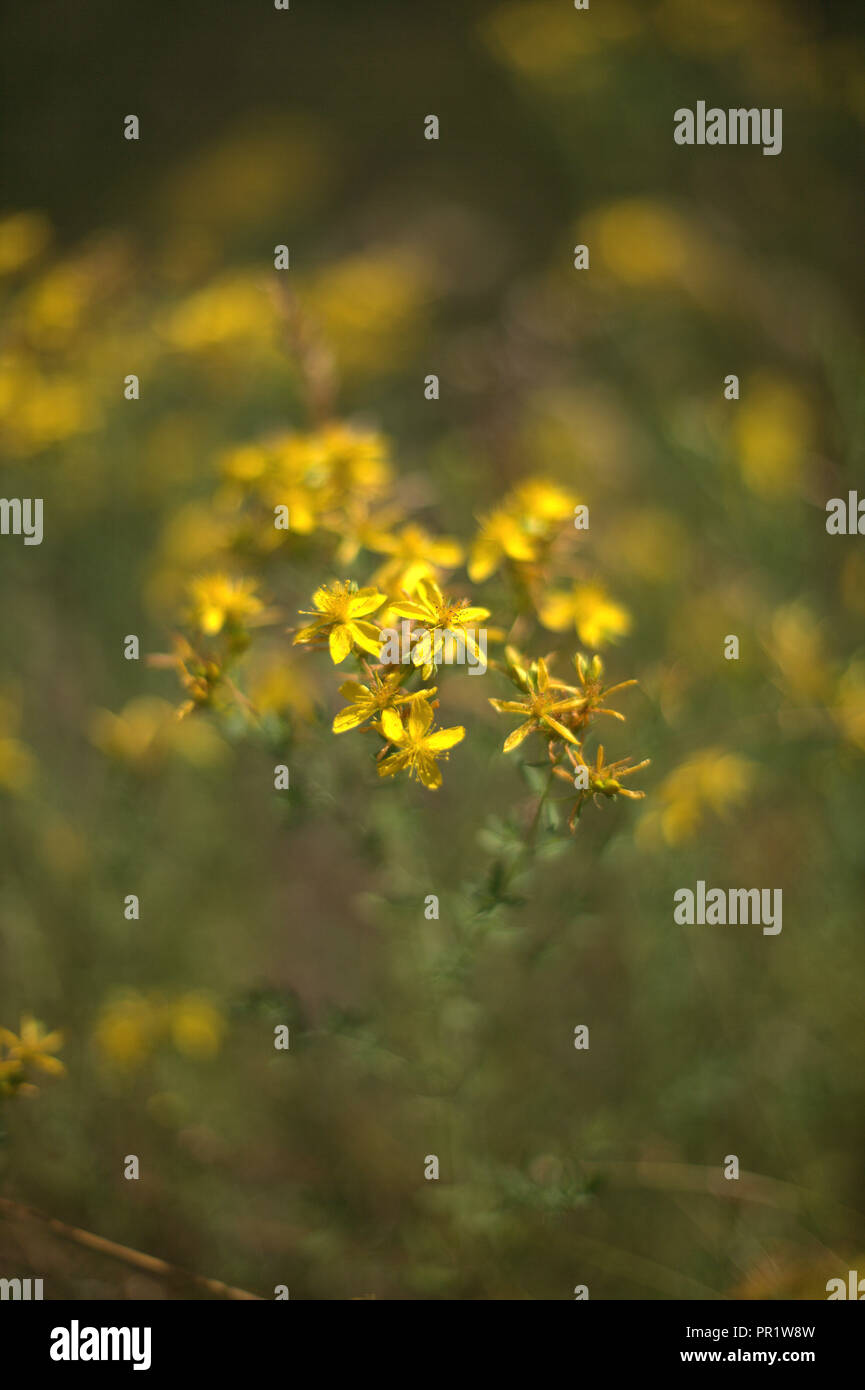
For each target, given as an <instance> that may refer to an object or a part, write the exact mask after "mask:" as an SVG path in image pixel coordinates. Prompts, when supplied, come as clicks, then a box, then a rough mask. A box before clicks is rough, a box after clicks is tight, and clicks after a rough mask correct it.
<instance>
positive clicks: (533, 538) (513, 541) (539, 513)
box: [468, 478, 575, 584]
mask: <svg viewBox="0 0 865 1390" xmlns="http://www.w3.org/2000/svg"><path fill="white" fill-rule="evenodd" d="M574 505H575V499H574V497H573V496H572V495H571V493H570V492H568V491H567V489H565V488H562V487H560V486H559V485H558V483H553V482H550V481H549V479H547V478H526V479H525V480H524V481H523V482H521V483H518V484H517V485H516V487H514V488H513V489H512V490H511V492H509V493H508V495H507V496H506V497H505V498H504V500H503V501H502V503H501V505H500V506H498V507H496V508H495V509H494V510H493V511H491V512H488V513H487V514H486V515H485V516H482V517H481V518H480V529H479V532H478V535H477V537H476V539H475V541H474V544H473V545H472V549H471V554H470V557H469V566H468V571H469V578H470V579H471V581H472V583H474V584H480V583H482V582H483V581H484V580H485V579H488V578H489V576H490V575H491V574H494V573H495V571H496V570H497V569H498V568H499V566H500V565H501V564H502V563H503V562H504V561H505V560H511V561H513V562H514V563H515V564H518V565H519V564H531V563H533V562H534V561H535V560H537V559H538V557H539V555H540V553H541V551H542V547H543V545H544V544H545V543H546V542H547V541H549V540H551V539H552V537H553V536H554V535H555V533H556V531H557V530H558V527H559V525H560V523H561V522H562V521H563V520H564V519H565V518H566V517H568V516H570V515H572V513H573V510H574Z"/></svg>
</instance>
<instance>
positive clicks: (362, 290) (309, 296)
mask: <svg viewBox="0 0 865 1390" xmlns="http://www.w3.org/2000/svg"><path fill="white" fill-rule="evenodd" d="M429 289H430V272H429V269H428V267H427V266H426V265H425V264H424V263H423V261H421V259H420V258H419V257H418V256H417V255H416V254H414V253H412V252H403V251H400V250H395V251H389V250H385V251H381V252H368V253H364V254H362V255H359V256H353V257H351V258H349V259H348V260H345V261H342V262H340V263H339V264H337V265H334V266H329V267H328V268H327V269H326V270H324V271H322V273H321V274H320V275H319V276H318V277H317V278H315V279H313V280H312V282H311V283H310V285H309V287H308V288H307V289H306V290H305V291H302V292H301V295H300V298H301V301H302V303H303V305H304V307H305V308H306V309H307V310H308V312H309V313H310V315H311V317H312V318H313V319H314V320H316V321H318V322H319V323H320V324H321V327H322V330H323V334H324V336H325V338H326V339H327V341H328V342H329V343H330V344H331V345H332V347H333V349H334V352H335V354H336V356H337V359H338V361H339V363H340V366H341V367H342V368H343V370H345V371H347V372H352V373H356V374H358V375H364V376H368V375H370V374H372V373H374V372H380V371H386V370H388V369H392V367H393V364H394V362H395V361H398V360H399V357H400V354H401V352H402V351H403V350H404V348H405V347H406V345H407V343H408V342H409V341H410V340H411V338H412V337H413V336H414V335H416V334H417V332H418V331H419V328H420V324H421V321H422V311H423V308H424V305H425V303H426V301H427V299H428V297H429Z"/></svg>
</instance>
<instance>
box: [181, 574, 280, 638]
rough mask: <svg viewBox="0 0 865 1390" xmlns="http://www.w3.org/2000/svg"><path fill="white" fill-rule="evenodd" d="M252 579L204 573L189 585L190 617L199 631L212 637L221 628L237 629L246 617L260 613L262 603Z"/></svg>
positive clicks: (262, 606) (255, 582) (255, 583)
mask: <svg viewBox="0 0 865 1390" xmlns="http://www.w3.org/2000/svg"><path fill="white" fill-rule="evenodd" d="M257 587H258V585H257V581H256V580H254V579H230V578H229V577H228V575H225V574H207V575H203V576H202V577H201V578H199V579H193V580H192V582H191V584H190V585H189V593H190V597H191V600H192V602H191V609H190V620H191V622H192V624H193V626H194V627H196V628H197V629H198V631H199V632H202V633H206V634H207V635H208V636H215V635H216V633H218V632H221V631H222V629H223V628H224V627H228V628H235V629H236V628H239V627H242V626H243V625H244V622H245V620H246V619H247V618H252V617H255V616H256V615H257V614H259V613H261V611H262V610H263V608H264V604H263V603H262V601H261V599H260V598H258V597H257V595H256V593H255V590H256V588H257Z"/></svg>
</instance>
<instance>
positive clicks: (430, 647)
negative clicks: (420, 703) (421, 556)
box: [388, 579, 490, 678]
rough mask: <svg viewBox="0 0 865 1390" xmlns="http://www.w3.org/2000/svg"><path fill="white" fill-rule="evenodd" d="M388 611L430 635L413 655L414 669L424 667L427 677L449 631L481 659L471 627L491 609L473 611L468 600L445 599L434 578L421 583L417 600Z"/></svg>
mask: <svg viewBox="0 0 865 1390" xmlns="http://www.w3.org/2000/svg"><path fill="white" fill-rule="evenodd" d="M388 611H389V613H392V614H394V615H395V616H396V617H398V618H412V619H413V620H414V621H415V622H418V623H420V624H421V625H422V626H423V627H425V628H427V629H428V631H429V633H430V634H431V640H425V641H422V642H418V643H417V644H416V645H415V649H414V651H413V653H412V661H413V662H414V664H415V666H423V674H424V678H426V677H427V676H428V675H429V673H430V671H431V670H432V668H433V666H434V665H435V664H436V663H437V662H438V659H439V657H440V656H441V653H442V647H443V646H444V642H445V633H446V632H449V633H451V634H452V635H453V636H454V637H455V638H456V639H457V641H458V642H459V643H465V646H466V649H467V650H468V651H469V652H471V654H472V656H473V657H475V659H476V660H480V659H481V651H480V648H479V647H478V644H477V642H476V641H475V639H474V637H473V636H472V635H471V633H470V632H469V631H468V627H469V626H470V625H472V624H475V623H479V622H483V620H484V618H488V617H489V616H490V610H489V609H488V608H474V607H472V606H471V605H470V604H469V601H468V599H466V598H463V599H451V598H445V596H444V594H443V593H442V591H441V589H440V588H439V586H438V584H436V582H435V580H434V579H420V580H418V585H417V592H416V594H415V597H414V598H413V599H411V600H406V601H405V602H400V603H394V604H392V605H391V606H390V608H389V610H388Z"/></svg>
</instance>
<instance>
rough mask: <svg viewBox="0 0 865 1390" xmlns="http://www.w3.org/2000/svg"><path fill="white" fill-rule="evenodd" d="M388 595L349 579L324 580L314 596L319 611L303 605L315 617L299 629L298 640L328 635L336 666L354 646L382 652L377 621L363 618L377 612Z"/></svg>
mask: <svg viewBox="0 0 865 1390" xmlns="http://www.w3.org/2000/svg"><path fill="white" fill-rule="evenodd" d="M384 600H385V595H384V594H380V593H378V591H377V590H376V589H357V588H355V586H354V585H353V584H352V583H351V582H350V581H349V580H346V581H345V583H344V584H333V585H331V586H328V585H326V584H323V585H322V586H321V588H320V589H316V591H315V593H314V594H313V596H312V601H313V603H314V604H315V609H316V611H315V612H310V610H309V609H305V608H302V609H301V610H300V611H301V612H302V613H303V614H304V616H305V617H308V618H314V619H315V621H314V622H312V623H310V624H309V626H308V627H304V628H301V630H300V632H297V633H295V637H294V641H295V644H297V643H298V642H314V641H315V640H316V638H319V637H324V636H327V639H328V644H329V647H330V657H331V660H332V662H333V664H334V666H338V665H339V663H340V662H341V661H344V660H345V658H346V657H347V656H348V654H349V652H350V651H351V649H352V646H357V647H360V648H361V649H362V650H363V651H365V652H371V653H372V655H373V656H378V654H379V649H380V645H381V643H380V638H379V632H378V628H377V627H376V626H375V624H374V623H365V622H362V621H361V619H363V618H365V617H366V616H367V614H369V613H374V612H375V610H376V609H377V608H380V607H381V605H382V604H383V603H384Z"/></svg>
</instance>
